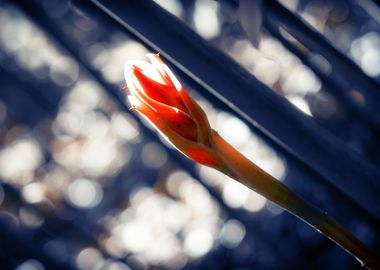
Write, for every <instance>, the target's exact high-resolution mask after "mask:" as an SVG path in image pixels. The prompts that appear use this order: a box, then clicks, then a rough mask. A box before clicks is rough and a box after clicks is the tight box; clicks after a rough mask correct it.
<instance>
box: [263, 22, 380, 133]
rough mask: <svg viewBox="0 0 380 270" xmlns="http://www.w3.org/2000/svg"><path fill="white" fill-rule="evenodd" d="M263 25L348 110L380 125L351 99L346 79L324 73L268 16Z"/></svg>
mask: <svg viewBox="0 0 380 270" xmlns="http://www.w3.org/2000/svg"><path fill="white" fill-rule="evenodd" d="M264 27H265V28H266V29H267V30H268V31H269V33H270V34H271V35H273V37H275V38H276V39H278V40H279V41H280V42H281V44H282V45H284V46H285V47H286V48H287V49H288V50H289V51H290V52H291V53H293V54H294V55H296V56H297V57H298V58H299V59H300V60H301V61H302V63H303V64H305V65H307V66H308V67H309V68H310V69H311V70H313V71H314V72H315V73H316V74H317V75H318V77H319V78H320V79H321V81H322V83H323V85H324V86H325V87H326V91H328V92H330V93H331V94H332V95H334V96H335V97H337V99H338V100H339V101H342V103H343V105H345V107H346V108H347V109H348V111H350V112H351V113H352V114H355V115H357V116H359V117H360V119H361V121H363V122H365V123H367V124H369V125H370V126H372V127H374V128H375V129H376V128H380V126H378V125H377V123H376V120H374V119H373V117H372V115H373V114H368V112H366V111H364V110H363V107H362V106H360V105H359V104H358V103H357V102H354V101H353V100H352V96H351V95H349V93H350V91H352V87H350V85H349V83H348V82H347V81H345V80H343V79H342V78H339V77H337V76H336V75H334V74H326V73H325V72H324V71H322V70H321V69H320V68H319V67H318V66H317V65H315V63H313V60H312V58H311V55H310V54H309V53H305V52H304V51H302V50H301V49H300V48H299V47H297V46H296V45H295V44H293V43H292V42H290V41H289V40H287V39H286V38H285V37H284V36H282V35H281V33H280V31H279V28H278V27H276V26H275V25H274V21H273V20H271V19H270V18H268V17H266V18H265V20H264ZM347 94H348V95H347ZM376 117H377V116H376ZM377 130H379V129H377Z"/></svg>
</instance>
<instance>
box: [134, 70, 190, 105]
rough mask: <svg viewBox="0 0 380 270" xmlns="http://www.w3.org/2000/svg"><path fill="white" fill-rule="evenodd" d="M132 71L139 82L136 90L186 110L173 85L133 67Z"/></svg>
mask: <svg viewBox="0 0 380 270" xmlns="http://www.w3.org/2000/svg"><path fill="white" fill-rule="evenodd" d="M132 73H133V75H134V76H135V81H137V82H139V84H140V87H138V89H137V90H140V91H141V92H144V94H145V95H146V96H148V97H149V98H151V99H154V100H156V101H158V102H161V103H164V104H168V105H170V106H172V107H176V108H178V109H180V110H183V111H186V106H185V105H184V103H183V101H182V99H181V97H180V96H179V95H178V93H177V92H176V91H175V89H174V88H173V87H171V86H169V85H163V84H160V83H158V82H157V81H155V80H152V79H151V78H149V77H147V76H145V74H144V73H143V72H142V71H141V70H139V69H133V71H132Z"/></svg>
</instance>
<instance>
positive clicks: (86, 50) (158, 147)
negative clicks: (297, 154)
mask: <svg viewBox="0 0 380 270" xmlns="http://www.w3.org/2000/svg"><path fill="white" fill-rule="evenodd" d="M281 2H282V4H284V5H285V6H286V8H287V9H289V10H290V11H291V12H292V13H293V14H296V15H299V16H300V17H302V18H303V19H304V20H305V21H306V22H308V23H309V24H310V25H311V26H312V27H313V28H314V29H315V30H316V31H318V32H319V33H320V34H322V35H323V36H324V37H325V38H326V39H328V40H329V41H330V42H331V43H332V44H333V45H334V46H335V47H336V48H337V49H338V50H339V51H340V52H342V53H343V54H344V55H345V56H346V57H348V58H350V59H351V60H353V61H354V62H355V63H356V64H357V65H358V66H359V67H360V69H361V70H362V71H363V72H364V73H365V74H366V75H368V76H369V77H371V78H373V80H375V81H377V82H379V80H380V31H379V30H380V8H379V5H378V3H376V2H373V1H371V0H362V1H359V0H357V1H354V0H325V1H311V0H310V1H306V0H288V1H281ZM156 3H157V4H159V5H160V6H162V7H163V8H164V9H166V10H167V11H169V12H170V13H172V14H173V15H174V16H176V17H178V19H179V20H181V21H182V22H183V23H185V24H186V25H188V26H189V27H190V28H192V29H193V30H194V31H196V32H197V33H198V34H199V35H200V36H202V37H203V38H204V39H206V40H208V41H209V42H210V43H211V44H212V45H213V46H215V47H216V48H218V49H220V50H221V51H223V52H224V53H225V54H227V55H229V56H230V57H231V58H233V59H234V60H235V61H237V62H238V63H239V64H240V65H241V66H243V67H244V68H245V69H246V70H248V71H249V72H250V73H252V74H253V75H254V76H256V77H257V78H258V79H259V80H260V81H261V82H263V83H264V84H265V85H267V86H269V87H270V88H271V89H272V90H273V91H275V92H276V93H277V94H279V95H281V96H283V97H284V98H286V99H287V100H288V101H290V102H291V103H292V104H294V106H296V107H297V108H298V109H299V110H300V112H301V113H304V114H306V115H308V116H309V117H311V118H313V119H315V121H317V122H318V124H319V125H320V126H321V128H324V129H327V130H328V131H330V132H331V133H332V134H334V136H336V138H337V139H339V140H343V141H345V143H346V144H347V147H348V148H350V149H353V150H354V151H355V152H356V153H357V154H358V155H360V156H361V157H362V158H363V159H364V160H367V161H368V162H370V163H372V164H375V165H376V164H377V165H379V164H380V151H379V147H380V140H379V129H378V128H377V127H376V126H374V125H373V124H372V123H371V122H367V121H363V119H362V117H361V116H360V115H359V116H358V115H357V114H356V113H355V111H354V112H353V111H352V110H350V108H349V106H347V104H346V103H345V102H342V101H341V100H340V99H339V97H337V96H336V95H334V94H332V91H331V89H332V88H334V87H335V88H336V84H335V85H334V84H329V83H328V82H329V81H328V80H326V76H328V75H329V74H330V72H331V63H330V62H329V61H328V60H326V59H325V58H323V57H321V56H320V55H312V54H310V53H309V52H308V50H307V48H305V47H303V45H302V44H300V43H299V42H298V41H297V40H295V39H294V37H292V36H290V35H289V34H287V33H285V34H284V33H282V34H283V35H280V34H281V33H278V32H276V31H274V30H273V28H271V24H270V21H268V19H267V18H266V16H267V14H266V13H265V12H264V11H265V10H264V9H263V7H262V6H261V5H260V1H243V0H242V1H240V2H239V1H233V0H231V1H228V0H224V1H211V0H182V1H180V0H159V1H158V0H157V1H156ZM74 4H75V3H74ZM74 4H73V3H71V2H70V1H62V0H52V1H47V0H46V1H43V0H41V1H38V0H33V1H21V0H20V1H5V0H0V268H1V269H17V270H43V269H80V270H90V269H102V270H103V269H104V270H106V269H107V270H108V269H109V270H129V269H137V270H139V269H241V270H243V269H257V270H260V269H322V268H323V269H359V268H360V267H359V263H357V262H356V261H355V260H353V259H352V258H351V257H350V256H349V255H348V254H346V253H345V252H344V251H342V250H341V249H340V248H339V247H337V246H336V245H334V244H332V243H331V242H330V241H328V240H326V239H325V238H324V237H322V236H321V235H319V234H318V232H316V231H314V230H313V229H311V228H310V227H308V226H307V225H306V224H304V223H303V222H302V221H300V220H297V219H296V218H295V217H293V216H291V215H289V214H288V213H285V212H283V210H281V209H279V208H278V207H277V206H275V205H273V204H272V203H270V202H267V201H266V200H265V199H264V198H263V197H261V196H260V195H258V194H256V193H255V192H253V191H251V190H249V189H247V188H246V187H244V186H242V185H240V184H239V183H237V182H235V181H232V180H231V179H228V178H227V177H225V176H223V175H221V174H220V173H218V172H216V171H214V170H212V169H209V168H206V167H202V166H198V165H194V164H193V163H192V162H189V161H188V160H186V159H185V158H183V157H181V156H180V155H179V154H178V153H176V152H175V151H173V149H171V147H170V145H168V144H167V143H166V142H164V141H162V140H161V138H159V137H158V136H157V134H155V132H154V131H152V130H151V129H150V128H149V127H148V126H146V125H145V124H144V121H142V120H141V119H139V118H138V117H136V115H134V114H133V113H132V112H130V111H129V108H128V105H127V104H126V101H125V93H123V91H122V87H123V85H124V76H123V69H124V63H125V62H126V61H127V60H132V59H144V56H145V54H146V53H148V52H150V51H149V49H148V48H146V47H145V46H144V45H143V44H142V43H141V42H140V41H139V40H137V39H136V38H135V37H134V36H131V35H128V33H126V32H125V31H123V30H122V29H121V28H120V27H117V26H116V25H114V24H112V23H110V22H109V21H107V20H101V19H99V18H98V17H94V16H92V15H91V14H87V13H86V12H85V11H84V10H82V9H80V8H77V7H76V6H75V5H74ZM125 6H126V8H128V3H127V1H126V3H125ZM31 7H32V8H31ZM141 16H143V14H141ZM284 31H285V30H284ZM284 37H285V38H284ZM179 49H180V48H179ZM305 55H306V56H305ZM302 57H304V58H302ZM305 59H306V60H307V61H306V62H305V61H304V60H305ZM310 63H311V64H313V63H314V64H315V65H311V64H310ZM315 66H317V67H318V69H316V68H315ZM318 72H319V73H318ZM179 76H180V75H179ZM348 76H349V75H348ZM185 86H186V87H187V89H188V91H189V92H190V93H191V95H192V96H193V97H194V98H195V99H197V100H198V101H199V103H200V104H201V106H202V108H204V110H205V111H206V112H207V114H208V116H209V119H210V122H211V125H212V127H213V128H214V129H216V130H217V131H218V132H219V133H220V134H221V135H222V136H224V137H225V138H226V139H227V140H228V141H229V142H231V143H232V144H233V145H234V146H236V147H237V148H238V149H239V150H241V151H242V152H243V153H244V154H245V155H247V157H249V158H250V159H252V160H253V161H255V162H256V163H257V164H258V165H259V166H260V167H262V168H263V169H264V170H266V171H267V172H269V173H270V174H272V175H273V176H275V177H276V178H277V179H279V180H281V181H284V182H285V183H286V184H290V185H291V186H292V187H293V188H294V189H295V190H296V191H299V192H301V194H302V192H306V194H308V195H307V196H309V197H310V198H312V199H314V200H316V201H317V205H318V206H321V207H324V206H326V207H328V211H329V213H330V214H331V215H332V216H334V217H335V218H337V219H338V220H339V221H341V222H342V221H344V222H345V224H344V225H345V227H346V228H347V229H349V230H350V231H351V232H353V233H354V234H355V235H356V236H357V237H359V238H360V239H361V240H362V241H364V242H365V243H366V244H368V245H369V246H372V247H374V248H377V251H379V249H378V244H379V239H380V238H379V235H380V231H379V228H380V227H376V225H374V224H378V223H376V222H377V221H376V222H374V223H370V222H368V219H361V218H359V217H358V218H355V214H356V213H352V212H351V211H350V209H349V208H347V209H342V208H338V207H335V203H336V202H335V201H334V199H335V198H334V197H333V196H330V195H331V194H330V195H329V193H328V191H327V190H326V189H325V187H324V186H323V185H319V184H318V183H317V182H315V183H314V184H313V185H309V184H308V185H306V184H305V182H303V181H302V179H292V177H290V176H289V174H288V166H287V161H286V159H284V158H283V156H282V154H281V153H278V152H277V151H276V149H274V148H273V147H272V145H270V144H268V143H267V142H266V140H265V139H263V138H262V136H261V135H260V134H256V133H254V132H252V131H251V129H250V128H249V127H248V126H247V125H246V124H245V123H244V122H243V121H242V120H240V119H239V118H238V117H236V115H234V114H233V113H231V112H230V111H228V110H225V109H224V108H223V107H221V106H217V105H215V104H214V103H213V100H210V98H206V97H205V96H202V95H201V93H199V91H197V89H193V88H192V87H191V86H190V85H186V83H185ZM377 90H380V89H377ZM350 95H351V96H352V98H353V99H354V100H355V102H357V103H359V104H361V103H363V102H364V101H363V98H362V96H361V93H360V91H359V90H357V91H354V90H353V91H352V93H351V94H350ZM378 110H380V108H378ZM296 180H297V181H296ZM307 183H310V182H307ZM374 188H379V183H377V184H374ZM377 194H378V195H379V193H377ZM379 198H380V196H378V197H377V199H376V200H377V202H378V203H379ZM337 199H338V198H337ZM341 206H342V203H341ZM324 209H325V208H324ZM347 212H351V213H349V214H347ZM359 216H360V215H359Z"/></svg>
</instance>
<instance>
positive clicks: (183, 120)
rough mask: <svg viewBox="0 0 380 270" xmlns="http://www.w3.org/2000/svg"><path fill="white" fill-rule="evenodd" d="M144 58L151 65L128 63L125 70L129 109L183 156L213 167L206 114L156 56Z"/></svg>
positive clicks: (137, 62)
mask: <svg viewBox="0 0 380 270" xmlns="http://www.w3.org/2000/svg"><path fill="white" fill-rule="evenodd" d="M147 57H148V59H149V60H150V62H151V63H148V62H144V61H131V62H127V64H126V66H125V71H124V73H125V79H126V81H127V87H128V90H129V96H128V98H129V101H130V103H131V105H132V108H134V109H136V111H138V112H139V113H141V114H142V115H143V116H145V117H146V118H147V119H148V120H149V121H150V123H151V124H152V125H153V126H154V127H156V128H157V129H158V130H159V131H160V132H161V134H162V135H164V137H165V138H166V139H167V140H168V141H169V142H171V143H172V144H174V146H175V147H176V148H178V149H179V150H180V151H181V152H182V153H184V154H185V155H186V156H188V157H189V158H191V159H193V160H194V161H197V162H200V163H202V164H204V165H208V166H212V167H215V166H216V164H218V163H219V162H218V160H219V159H218V158H217V157H216V156H215V154H214V153H213V151H212V150H210V148H209V143H210V134H211V128H210V124H209V122H208V120H207V116H206V114H205V113H204V111H203V110H202V109H201V107H199V105H198V104H197V103H195V102H194V100H193V99H192V98H191V97H190V96H189V95H188V94H187V93H186V91H185V89H184V88H183V86H182V85H181V83H180V82H179V81H178V79H177V78H176V77H175V76H174V74H173V72H172V71H171V70H170V69H169V67H168V66H167V65H166V64H165V63H164V62H163V61H162V60H161V59H160V57H159V55H158V54H148V55H147Z"/></svg>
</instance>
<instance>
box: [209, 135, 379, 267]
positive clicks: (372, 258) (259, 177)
mask: <svg viewBox="0 0 380 270" xmlns="http://www.w3.org/2000/svg"><path fill="white" fill-rule="evenodd" d="M210 145H211V148H212V149H213V150H214V151H215V153H216V154H217V156H219V158H220V159H221V163H220V164H221V165H220V166H219V168H216V169H218V170H220V171H221V172H223V173H225V174H227V175H228V176H230V177H231V178H234V179H235V180H237V181H239V182H241V183H242V184H244V185H246V186H248V187H249V188H251V189H252V190H254V191H256V192H257V193H259V194H261V195H262V196H264V197H265V198H267V199H268V200H270V201H272V202H274V203H276V204H277V205H279V206H280V207H282V208H284V209H285V210H287V211H289V212H290V213H292V214H293V215H295V216H297V217H299V218H300V219H302V220H303V221H305V222H306V223H308V224H309V225H311V226H312V227H314V228H315V229H316V230H318V231H319V232H320V233H322V234H323V235H325V236H326V237H328V238H330V239H331V240H332V241H334V242H335V243H337V244H338V245H340V246H341V247H342V248H343V249H345V250H346V251H347V252H348V253H350V254H351V255H352V256H354V257H355V258H356V259H357V260H358V261H359V262H360V263H361V264H362V265H364V266H366V267H367V268H369V269H372V270H379V269H380V259H379V257H377V256H376V255H375V254H374V253H373V252H372V251H371V250H370V249H368V248H367V247H366V246H365V245H364V244H363V243H362V242H361V241H359V240H358V239H357V238H355V237H354V236H353V235H352V234H350V233H349V232H348V231H347V230H345V229H344V228H343V227H342V226H340V225H339V224H338V223H336V222H335V221H334V220H332V219H331V218H330V217H329V216H328V215H327V214H326V213H323V212H321V211H320V210H318V209H316V208H315V207H313V206H311V205H310V204H308V203H307V202H305V201H304V200H302V199H301V198H300V197H298V196H297V195H296V194H295V193H293V192H292V191H291V190H290V189H288V188H287V187H286V186H285V185H284V184H282V183H281V182H280V181H278V180H276V179H275V178H274V177H272V176H270V175H269V174H267V173H266V172H264V171H263V170H261V169H260V168H259V167H257V166H256V165H255V164H254V163H252V162H251V161H250V160H248V159H247V158H246V157H244V156H243V155H242V154H241V153H240V152H239V151H237V150H236V149H235V148H234V147H232V146H231V145H230V144H229V143H227V142H226V141H225V140H224V139H223V138H222V137H220V136H219V134H218V133H216V132H215V131H212V132H211V141H210Z"/></svg>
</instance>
